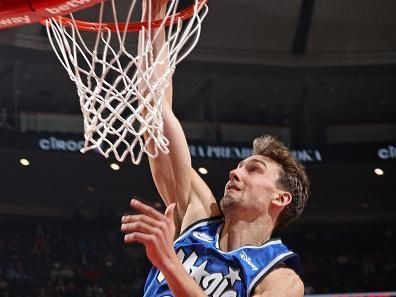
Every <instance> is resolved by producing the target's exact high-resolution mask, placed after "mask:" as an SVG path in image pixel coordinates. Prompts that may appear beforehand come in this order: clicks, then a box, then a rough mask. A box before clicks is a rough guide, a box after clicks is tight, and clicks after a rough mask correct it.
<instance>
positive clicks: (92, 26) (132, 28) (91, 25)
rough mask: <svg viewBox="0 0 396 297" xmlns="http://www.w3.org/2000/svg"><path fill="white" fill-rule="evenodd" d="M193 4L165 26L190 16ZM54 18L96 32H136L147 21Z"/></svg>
mask: <svg viewBox="0 0 396 297" xmlns="http://www.w3.org/2000/svg"><path fill="white" fill-rule="evenodd" d="M206 2H207V0H198V4H199V6H198V7H199V9H198V10H201V8H202V7H203V6H204V5H205V4H206ZM194 6H195V5H194V4H193V5H191V6H190V7H187V8H185V9H183V10H181V11H179V12H178V13H176V14H175V15H173V16H171V17H168V18H167V20H166V21H165V26H169V25H170V24H172V22H173V23H176V22H177V21H178V20H179V19H182V20H186V19H188V18H190V17H191V16H192V15H193V14H194ZM55 18H56V20H57V21H58V22H59V23H60V24H62V25H64V26H67V25H71V24H73V25H74V24H75V25H76V27H77V28H78V29H79V30H82V31H88V32H98V31H100V30H103V29H109V30H110V31H112V32H115V31H117V29H118V30H120V31H124V30H125V29H126V31H127V32H136V31H140V30H141V29H142V28H143V27H145V28H147V27H148V22H132V23H128V24H126V23H118V25H117V24H115V23H102V24H99V23H96V22H86V21H81V20H74V21H73V20H72V19H70V18H67V17H64V16H57V17H55ZM40 22H41V24H43V25H45V24H46V22H45V19H44V20H41V21H40ZM162 23H163V19H160V20H154V21H152V22H151V27H153V28H158V27H160V26H161V24H162Z"/></svg>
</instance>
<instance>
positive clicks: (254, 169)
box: [247, 166, 263, 173]
mask: <svg viewBox="0 0 396 297" xmlns="http://www.w3.org/2000/svg"><path fill="white" fill-rule="evenodd" d="M247 170H248V172H249V173H262V172H263V170H262V169H261V168H260V167H259V166H249V167H248V168H247Z"/></svg>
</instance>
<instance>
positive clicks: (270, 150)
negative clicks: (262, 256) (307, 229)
mask: <svg viewBox="0 0 396 297" xmlns="http://www.w3.org/2000/svg"><path fill="white" fill-rule="evenodd" d="M253 155H262V156H264V157H268V158H270V159H271V160H274V161H275V162H276V163H278V164H279V165H280V166H281V167H282V171H281V172H280V174H279V179H278V186H279V187H280V188H281V189H283V190H285V191H288V192H289V193H290V194H291V196H292V201H291V202H290V204H288V205H287V206H286V207H285V208H284V210H283V211H282V212H281V214H280V215H279V217H278V221H277V224H276V227H275V229H282V228H284V227H286V226H288V225H289V224H290V223H292V222H293V221H295V220H297V219H298V218H299V217H300V215H301V213H302V212H303V210H304V207H305V204H306V203H307V201H308V198H309V184H310V183H309V180H308V176H307V174H306V172H305V168H304V166H303V165H302V164H301V163H300V162H298V161H297V160H296V158H295V157H294V156H293V154H292V153H291V152H290V150H289V149H288V148H287V147H286V146H285V145H284V144H283V143H282V142H280V141H279V140H277V139H276V138H274V137H272V136H269V135H263V136H261V137H258V138H256V139H255V140H254V141H253Z"/></svg>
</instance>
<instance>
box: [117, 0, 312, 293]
mask: <svg viewBox="0 0 396 297" xmlns="http://www.w3.org/2000/svg"><path fill="white" fill-rule="evenodd" d="M147 1H149V0H147ZM163 2H164V1H163ZM152 5H153V10H154V12H155V15H156V18H157V19H158V18H161V17H163V15H164V5H161V4H160V2H159V1H153V3H152ZM157 71H161V69H157ZM163 120H164V129H165V135H166V136H167V137H168V139H170V147H169V151H170V153H169V154H167V155H165V154H161V155H160V156H159V157H157V158H156V159H150V168H151V173H152V176H153V179H154V182H155V185H156V187H157V189H158V191H159V193H160V195H161V197H162V199H163V201H164V203H165V204H166V205H167V208H166V211H165V214H161V213H160V212H158V211H157V210H155V209H153V208H151V207H150V206H148V205H146V204H144V203H142V202H140V201H137V200H132V201H131V206H132V207H133V208H134V209H136V210H138V211H139V214H136V215H128V216H124V217H123V218H122V225H121V230H122V231H123V232H124V233H125V242H126V243H134V242H138V243H141V244H143V245H144V246H145V248H146V254H147V257H148V259H149V260H150V261H151V262H152V264H153V269H152V270H151V271H150V274H149V276H148V279H147V282H146V286H145V295H144V296H147V297H153V296H177V297H190V296H191V297H192V296H194V297H198V296H213V297H231V296H243V297H245V296H256V297H258V296H261V297H266V296H268V297H269V296H271V297H301V296H303V295H304V286H303V283H302V281H301V279H300V277H299V276H298V259H297V255H296V254H294V253H293V252H291V251H290V250H288V248H287V247H286V246H285V245H284V244H283V243H282V242H281V241H280V240H279V239H273V238H271V235H272V233H273V231H274V230H275V229H280V228H283V227H285V226H287V225H288V224H290V223H291V222H292V221H294V220H296V219H297V218H298V217H299V216H300V214H301V213H302V211H303V209H304V206H305V203H306V201H307V199H308V187H309V182H308V179H307V176H306V174H305V171H304V169H303V167H302V166H301V165H300V164H299V163H298V162H297V161H296V160H295V159H294V158H293V156H292V155H291V154H290V152H289V151H288V149H287V148H286V147H284V146H283V144H281V143H280V142H278V141H277V140H275V139H274V138H272V137H270V136H263V137H259V138H257V139H255V141H254V143H253V154H252V156H250V157H248V158H247V159H245V160H243V161H241V162H240V163H239V164H238V165H237V166H236V168H235V169H234V170H232V171H231V172H230V173H229V180H228V182H227V183H226V185H225V189H224V195H223V198H222V199H221V200H220V205H218V204H217V203H216V199H215V197H214V196H213V194H212V192H211V190H210V189H209V187H208V186H207V185H206V183H205V182H204V181H203V180H202V179H201V177H200V176H199V175H198V174H197V172H196V171H195V170H194V169H193V168H192V166H191V157H190V154H189V150H188V146H187V141H186V138H185V136H184V133H183V130H182V128H181V125H180V123H179V121H178V120H177V118H176V117H175V115H174V114H173V112H172V89H171V86H170V87H169V88H168V90H167V92H166V102H165V104H164V107H163ZM174 222H175V223H174ZM175 234H177V235H178V237H177V238H176V240H175V242H173V241H174V238H175Z"/></svg>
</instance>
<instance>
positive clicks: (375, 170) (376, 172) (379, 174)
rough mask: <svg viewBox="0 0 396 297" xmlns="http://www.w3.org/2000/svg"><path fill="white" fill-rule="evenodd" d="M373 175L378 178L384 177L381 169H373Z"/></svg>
mask: <svg viewBox="0 0 396 297" xmlns="http://www.w3.org/2000/svg"><path fill="white" fill-rule="evenodd" d="M374 173H375V174H376V175H378V176H381V175H384V173H385V172H384V170H382V169H381V168H375V169H374Z"/></svg>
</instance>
